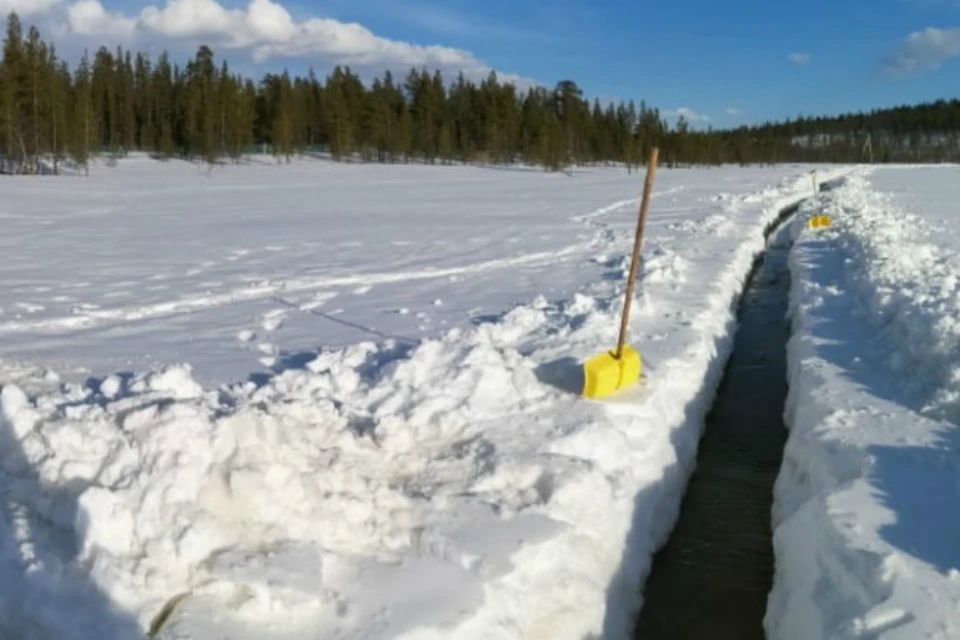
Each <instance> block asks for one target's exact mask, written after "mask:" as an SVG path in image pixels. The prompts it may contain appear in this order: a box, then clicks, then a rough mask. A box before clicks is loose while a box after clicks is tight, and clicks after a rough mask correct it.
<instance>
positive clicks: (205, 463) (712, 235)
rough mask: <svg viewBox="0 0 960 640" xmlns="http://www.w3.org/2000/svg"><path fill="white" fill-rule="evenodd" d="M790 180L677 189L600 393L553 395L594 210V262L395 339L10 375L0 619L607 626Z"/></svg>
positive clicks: (598, 321) (801, 190)
mask: <svg viewBox="0 0 960 640" xmlns="http://www.w3.org/2000/svg"><path fill="white" fill-rule="evenodd" d="M808 184H809V182H808V178H807V177H806V176H805V175H804V176H801V177H800V178H796V177H794V178H791V179H788V180H784V181H783V182H782V183H781V184H779V185H777V186H775V187H771V188H768V189H765V190H763V191H761V192H757V193H754V194H751V195H744V194H732V195H730V196H729V197H726V198H723V199H720V200H710V201H707V200H704V201H702V202H700V204H699V207H700V208H699V210H698V211H696V212H695V213H692V212H691V211H690V210H689V209H686V210H684V214H683V215H684V218H685V219H686V220H692V221H693V223H694V224H693V225H692V226H691V227H690V228H689V229H684V230H681V229H679V228H673V229H671V228H670V227H669V226H667V225H665V230H664V232H661V233H658V234H657V235H655V236H652V237H651V238H650V240H649V241H648V244H647V245H646V247H645V255H646V256H649V259H647V260H645V263H644V266H643V273H644V274H646V276H647V278H645V280H644V281H643V282H642V284H641V286H640V287H639V290H638V292H637V298H638V299H637V303H636V305H635V307H634V309H635V314H634V316H633V318H634V320H633V322H632V327H631V342H632V343H634V344H636V345H638V346H639V347H640V349H641V352H642V354H643V357H644V368H645V380H644V384H643V385H642V386H638V387H636V388H634V389H631V390H629V391H628V392H626V393H624V394H623V395H621V396H620V397H618V398H615V399H611V400H609V401H605V402H585V401H583V400H582V399H580V398H579V397H578V394H579V391H580V384H581V382H580V380H579V376H580V363H581V362H582V361H583V359H584V358H585V357H587V356H589V355H592V354H594V353H597V352H598V351H601V350H603V349H606V348H609V346H610V345H612V344H613V343H614V341H615V339H616V334H617V330H618V317H619V312H620V309H621V305H622V301H621V295H622V280H621V278H620V273H619V269H621V268H622V265H623V260H624V255H625V254H626V251H627V250H628V249H629V246H630V245H629V243H630V241H631V239H632V231H633V230H632V228H631V227H632V225H623V228H622V229H619V228H615V227H611V226H609V225H606V226H605V223H603V222H602V221H601V222H597V221H596V219H594V220H592V222H591V224H598V225H600V226H599V227H598V228H599V230H600V233H601V235H602V237H603V239H604V242H603V247H604V249H605V252H604V255H603V257H602V262H603V264H604V265H605V266H606V268H613V269H614V270H615V271H614V274H615V277H613V278H611V279H604V280H600V281H599V282H597V283H595V284H593V285H590V286H587V287H584V288H583V289H582V290H581V291H580V292H579V293H578V294H576V295H574V296H573V297H572V298H570V299H569V300H561V301H551V300H548V299H547V298H546V297H542V296H541V297H539V298H537V299H535V300H534V301H532V302H531V303H529V304H523V305H518V306H515V307H514V308H513V309H512V310H511V311H509V312H507V313H505V314H503V315H501V316H498V317H493V318H488V319H487V320H486V321H485V322H480V323H479V324H477V326H474V327H471V328H469V329H466V328H457V329H453V330H450V331H448V332H444V333H441V334H440V335H438V336H436V337H430V338H427V339H424V340H422V341H421V342H419V343H418V344H415V345H413V344H411V343H409V342H408V341H402V340H385V341H382V342H380V343H373V342H364V343H360V344H354V345H352V346H349V347H346V348H339V349H328V350H323V351H320V352H319V353H315V354H314V355H313V356H311V357H310V358H308V359H306V360H305V363H302V366H295V367H289V368H286V369H284V368H278V369H277V371H276V372H275V373H274V374H273V375H271V376H270V377H268V378H263V379H257V380H256V382H246V383H241V384H235V385H231V386H228V387H223V388H220V389H218V390H206V389H205V388H204V387H203V386H202V385H201V384H200V383H199V382H198V381H197V380H196V379H195V376H194V373H193V371H192V370H191V368H190V367H189V366H187V365H169V366H165V367H162V368H159V369H156V370H153V371H150V372H146V373H140V374H124V375H115V376H108V377H106V378H104V379H102V380H100V381H91V382H89V383H87V384H78V383H73V382H62V383H61V382H59V381H58V380H56V378H54V377H51V376H48V375H47V374H45V373H43V372H40V371H37V372H35V373H31V372H30V371H20V372H17V373H16V375H15V376H14V375H13V374H10V375H9V376H7V379H8V380H11V381H10V382H7V383H6V384H4V386H3V391H2V396H0V402H2V407H0V409H2V411H0V413H2V416H3V422H2V424H0V432H2V433H0V437H2V438H3V439H4V442H3V446H2V447H0V452H2V453H0V469H2V474H3V477H4V481H3V485H2V486H4V488H5V489H4V491H5V498H6V500H5V502H4V508H3V509H2V510H0V526H2V527H4V529H5V531H4V533H5V534H7V535H4V536H3V538H2V539H0V544H3V545H5V546H2V547H0V561H2V562H3V563H4V567H3V569H2V570H3V572H4V575H5V576H8V575H9V576H13V577H12V578H11V579H9V580H6V579H5V581H4V584H3V586H2V587H0V589H3V590H4V591H5V592H6V593H5V594H4V595H6V596H9V600H5V599H0V600H4V601H8V602H13V603H15V604H16V607H15V608H13V607H11V608H8V609H0V616H2V617H0V629H10V630H11V631H15V632H17V633H20V634H21V635H23V634H25V635H27V636H30V635H34V636H43V635H45V634H46V635H54V636H56V637H63V638H72V637H89V635H90V634H89V630H90V629H95V628H96V629H98V630H99V633H98V636H97V637H104V638H110V637H116V638H125V637H134V635H135V632H134V631H133V629H135V628H139V629H147V628H150V627H154V628H160V627H162V630H161V631H160V637H164V638H206V637H212V636H214V635H216V636H217V637H230V638H254V637H256V638H260V637H305V636H307V637H342V638H348V637H349V638H361V637H403V638H417V639H419V638H448V637H457V638H465V639H469V638H486V639H490V638H517V637H550V638H577V639H582V638H585V637H595V636H599V635H603V636H605V637H618V636H620V635H623V634H624V633H625V632H626V631H627V629H628V627H629V625H630V623H631V620H632V616H633V615H634V613H635V612H636V610H637V608H638V606H639V604H640V601H639V588H640V586H641V582H642V580H643V579H644V578H645V576H646V573H647V571H648V569H649V563H650V559H651V555H652V554H653V552H654V551H655V549H656V548H657V547H659V546H660V544H662V542H663V541H664V540H665V538H666V535H667V534H668V532H669V530H670V528H671V527H672V525H673V522H674V520H675V518H676V514H677V510H678V508H679V503H680V498H681V495H682V492H683V488H684V485H685V482H686V478H687V477H688V475H689V473H690V469H691V465H692V463H693V460H694V456H695V450H696V445H697V442H698V439H699V436H700V427H701V425H702V423H703V417H704V414H705V412H706V411H707V409H708V408H709V404H710V400H711V396H712V393H713V390H714V388H715V386H716V384H717V383H718V381H719V378H720V375H721V373H722V368H723V364H724V362H725V359H726V355H727V353H728V351H729V349H730V346H731V345H730V342H731V338H732V330H733V328H734V323H735V317H734V314H733V308H734V307H733V303H734V302H735V301H736V298H737V296H738V294H739V292H740V290H741V288H742V284H743V280H744V278H745V277H746V275H747V273H748V271H749V268H750V266H751V263H752V261H753V258H754V256H755V255H756V253H758V252H759V251H761V250H762V248H763V245H764V239H763V236H762V231H763V229H764V228H765V227H766V226H767V225H768V224H769V223H770V222H771V220H773V219H774V218H775V217H776V215H777V213H778V211H779V210H780V209H781V208H782V207H783V206H785V205H786V204H789V203H791V202H793V201H795V200H797V199H798V198H800V197H803V196H806V195H807V191H808ZM621 207H622V208H623V210H624V212H625V213H626V214H627V215H625V217H626V218H627V219H629V218H631V217H632V215H633V212H632V206H630V203H626V204H623V205H621ZM654 215H656V214H654ZM611 249H612V250H611ZM595 257H596V256H595ZM435 297H436V296H435V295H433V296H432V297H431V298H430V299H435ZM274 319H275V318H274ZM243 339H250V340H253V339H255V337H254V336H253V335H246V334H245V335H244V336H243ZM7 487H9V489H8V488H7ZM77 594H80V596H78V595H77ZM81 596H82V597H81Z"/></svg>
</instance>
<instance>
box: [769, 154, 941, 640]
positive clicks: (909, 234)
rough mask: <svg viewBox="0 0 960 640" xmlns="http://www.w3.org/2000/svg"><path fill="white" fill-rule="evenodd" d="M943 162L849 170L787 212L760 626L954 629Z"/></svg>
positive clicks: (791, 633) (842, 631) (794, 634)
mask: <svg viewBox="0 0 960 640" xmlns="http://www.w3.org/2000/svg"><path fill="white" fill-rule="evenodd" d="M956 171H957V168H956V167H928V168H904V167H900V168H890V169H877V170H875V171H872V172H871V171H868V170H865V169H864V170H860V171H858V173H857V175H855V176H851V177H850V178H849V179H848V183H847V186H845V187H844V188H842V189H841V190H839V191H838V192H836V194H835V195H834V196H832V197H831V204H830V212H831V213H832V214H833V216H834V224H833V226H832V227H831V228H830V229H829V230H820V231H816V232H814V231H812V230H809V229H806V230H804V229H803V227H802V222H803V221H802V220H800V221H799V222H798V225H797V227H796V234H797V244H796V245H795V248H794V251H793V254H792V272H793V281H794V288H793V300H792V304H793V311H792V314H793V326H794V330H795V336H794V338H793V339H792V341H791V344H790V349H789V358H790V366H791V378H790V384H791V396H790V399H789V401H788V408H787V416H786V417H787V421H788V424H789V427H790V429H791V434H790V439H789V442H788V445H787V449H786V458H785V462H784V466H783V469H782V471H781V474H780V477H779V479H778V482H777V489H776V506H775V510H774V524H775V526H776V531H775V548H776V554H777V575H776V580H775V586H774V591H773V594H772V596H771V599H770V606H769V609H768V615H767V619H766V626H767V630H768V634H769V637H771V638H776V639H794V638H795V639H797V640H800V639H806V638H864V637H866V638H879V637H882V638H904V639H906V638H910V639H916V638H956V637H957V636H958V635H960V545H958V543H957V541H958V540H960V437H958V430H957V420H958V418H960V412H958V408H960V402H958V398H960V396H958V392H960V320H958V318H960V287H958V277H960V258H958V252H957V250H958V249H960V207H958V206H957V202H958V196H960V187H958V184H960V182H958V181H957V178H956V175H957V174H956Z"/></svg>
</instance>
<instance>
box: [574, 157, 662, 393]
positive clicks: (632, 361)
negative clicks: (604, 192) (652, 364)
mask: <svg viewBox="0 0 960 640" xmlns="http://www.w3.org/2000/svg"><path fill="white" fill-rule="evenodd" d="M659 153H660V151H659V149H657V148H656V147H654V148H653V150H652V151H651V152H650V162H649V163H648V164H647V179H646V181H645V182H644V184H643V200H642V201H641V204H640V219H639V220H638V221H637V237H636V239H635V240H634V242H633V258H632V259H631V260H630V275H629V276H628V277H627V293H626V298H625V300H624V302H623V317H622V318H621V320H620V339H619V340H618V341H617V348H616V349H615V350H613V351H607V352H604V353H601V354H599V355H596V356H594V357H592V358H590V359H589V360H587V361H586V362H585V363H584V365H583V395H584V396H585V397H587V398H602V397H604V396H607V395H610V394H611V393H613V392H614V391H617V390H619V389H622V388H623V387H626V386H628V385H631V384H633V383H634V382H636V381H637V380H639V379H640V368H641V364H640V354H639V353H637V351H636V349H634V348H633V347H631V346H630V345H628V344H626V339H627V325H628V324H629V322H630V304H631V303H632V302H633V290H634V287H635V285H636V282H637V263H638V262H639V260H640V245H641V243H642V242H643V227H644V224H645V223H646V220H647V209H648V208H649V206H650V190H651V188H652V187H653V176H654V174H655V173H656V170H657V157H658V156H659Z"/></svg>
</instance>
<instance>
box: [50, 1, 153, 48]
mask: <svg viewBox="0 0 960 640" xmlns="http://www.w3.org/2000/svg"><path fill="white" fill-rule="evenodd" d="M67 25H68V26H69V27H70V31H71V32H73V33H75V34H78V35H82V36H91V37H105V38H114V39H117V40H121V41H123V42H126V41H128V40H129V39H130V38H132V37H133V32H134V30H135V29H136V27H137V21H136V20H134V19H133V18H126V17H124V16H121V15H119V14H116V13H112V12H110V11H107V10H105V9H104V8H103V5H102V4H100V3H99V2H98V1H97V0H81V1H80V2H77V3H74V4H72V5H70V6H69V7H68V8H67Z"/></svg>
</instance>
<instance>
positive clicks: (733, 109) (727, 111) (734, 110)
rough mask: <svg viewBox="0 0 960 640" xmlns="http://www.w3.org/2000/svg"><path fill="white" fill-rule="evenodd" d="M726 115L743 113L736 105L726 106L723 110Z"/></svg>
mask: <svg viewBox="0 0 960 640" xmlns="http://www.w3.org/2000/svg"><path fill="white" fill-rule="evenodd" d="M723 112H724V113H725V114H727V115H728V116H739V115H741V114H742V113H743V109H738V108H737V107H727V108H726V109H724V110H723Z"/></svg>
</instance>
